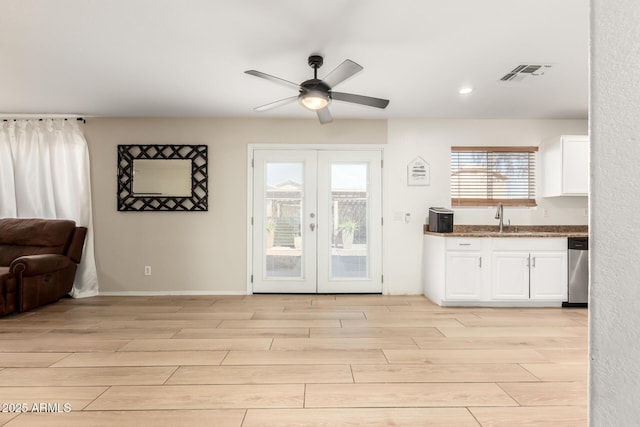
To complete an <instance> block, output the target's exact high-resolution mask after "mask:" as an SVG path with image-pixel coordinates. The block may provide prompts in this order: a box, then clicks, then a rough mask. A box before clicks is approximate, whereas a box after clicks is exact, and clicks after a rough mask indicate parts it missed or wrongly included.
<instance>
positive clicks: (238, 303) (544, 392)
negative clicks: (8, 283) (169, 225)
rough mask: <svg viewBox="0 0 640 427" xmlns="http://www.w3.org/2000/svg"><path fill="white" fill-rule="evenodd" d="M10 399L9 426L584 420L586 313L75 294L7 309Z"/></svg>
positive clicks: (283, 298)
mask: <svg viewBox="0 0 640 427" xmlns="http://www.w3.org/2000/svg"><path fill="white" fill-rule="evenodd" d="M0 402H1V403H2V405H3V406H4V407H3V408H2V409H3V410H4V411H8V412H0V425H4V426H6V427H17V426H23V427H25V426H28V427H34V426H47V427H50V426H64V427H69V426H71V427H73V426H82V427H85V426H114V427H115V426H118V427H122V426H137V427H142V426H172V427H173V426H189V427H192V426H216V427H223V426H234V427H239V426H242V427H255V426H331V427H334V426H411V427H415V426H447V427H458V426H509V427H511V426H553V427H561V426H586V425H587V421H586V419H587V409H586V405H587V311H586V310H585V309H559V308H558V309H550V308H544V309H543V308H532V309H524V308H523V309H511V308H509V309H506V308H442V307H438V306H436V305H434V304H432V303H431V302H430V301H429V300H427V299H426V298H424V297H422V296H377V295H361V296H353V295H343V296H335V295H312V296H303V295H254V296H237V297H209V296H202V297H95V298H88V299H82V300H72V299H65V300H62V301H60V302H58V303H56V304H52V305H49V306H47V307H43V308H41V309H39V310H36V311H32V312H29V313H24V314H20V315H13V316H8V317H3V318H0ZM18 404H19V405H18ZM34 405H35V406H34ZM23 407H25V408H26V409H27V411H26V413H16V412H15V411H16V410H17V409H20V408H23ZM68 409H70V412H65V410H68ZM37 410H40V411H41V412H38V411H37ZM56 410H57V411H59V412H57V413H52V412H51V411H56Z"/></svg>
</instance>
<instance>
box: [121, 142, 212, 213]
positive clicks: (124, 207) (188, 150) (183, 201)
mask: <svg viewBox="0 0 640 427" xmlns="http://www.w3.org/2000/svg"><path fill="white" fill-rule="evenodd" d="M207 148H208V147H207V146H206V145H118V211H207V210H208V208H209V207H208V193H209V190H208V171H207V166H208V159H207V151H208V150H207ZM136 159H147V160H153V159H158V160H171V159H178V160H191V197H172V196H136V195H135V194H134V192H133V161H134V160H136Z"/></svg>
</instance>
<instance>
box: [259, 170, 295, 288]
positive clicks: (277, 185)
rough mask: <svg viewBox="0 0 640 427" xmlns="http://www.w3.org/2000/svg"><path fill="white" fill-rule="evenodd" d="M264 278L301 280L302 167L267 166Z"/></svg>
mask: <svg viewBox="0 0 640 427" xmlns="http://www.w3.org/2000/svg"><path fill="white" fill-rule="evenodd" d="M265 185H266V188H265V195H266V200H265V207H266V209H265V217H264V224H265V226H266V232H265V242H264V245H265V252H264V253H265V263H264V265H265V267H266V269H265V270H266V271H265V278H283V277H295V278H301V277H303V272H302V236H301V233H300V231H301V230H300V224H301V222H302V221H301V219H302V200H303V197H304V195H303V191H302V188H303V187H302V186H303V163H267V164H266V180H265Z"/></svg>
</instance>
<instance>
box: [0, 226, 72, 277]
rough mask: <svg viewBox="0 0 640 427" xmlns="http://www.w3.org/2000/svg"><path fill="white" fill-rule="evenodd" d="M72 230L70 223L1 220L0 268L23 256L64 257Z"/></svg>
mask: <svg viewBox="0 0 640 427" xmlns="http://www.w3.org/2000/svg"><path fill="white" fill-rule="evenodd" d="M75 228H76V225H75V222H74V221H70V220H51V219H39V218H31V219H26V218H2V219H0V266H5V267H6V266H8V265H9V264H11V261H13V260H14V259H16V258H18V257H21V256H23V255H39V254H57V255H64V254H66V252H67V249H68V247H69V245H70V244H71V239H72V236H73V234H74V231H75Z"/></svg>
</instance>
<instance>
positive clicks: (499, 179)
mask: <svg viewBox="0 0 640 427" xmlns="http://www.w3.org/2000/svg"><path fill="white" fill-rule="evenodd" d="M537 151H538V147H451V206H495V205H497V204H498V203H502V204H504V205H505V206H536V200H535V197H536V186H535V174H536V152H537Z"/></svg>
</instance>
